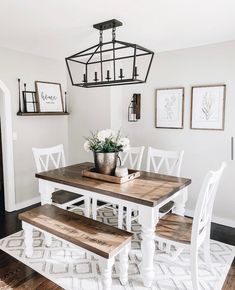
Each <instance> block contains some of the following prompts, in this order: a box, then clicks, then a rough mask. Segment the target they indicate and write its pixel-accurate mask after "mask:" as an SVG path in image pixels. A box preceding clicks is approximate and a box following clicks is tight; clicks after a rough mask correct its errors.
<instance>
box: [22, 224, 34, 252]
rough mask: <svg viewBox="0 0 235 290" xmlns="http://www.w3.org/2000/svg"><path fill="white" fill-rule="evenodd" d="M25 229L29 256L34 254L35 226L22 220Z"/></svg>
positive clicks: (26, 250)
mask: <svg viewBox="0 0 235 290" xmlns="http://www.w3.org/2000/svg"><path fill="white" fill-rule="evenodd" d="M22 228H23V230H24V242H25V255H26V257H27V258H30V257H32V255H33V227H32V226H31V225H29V224H27V223H25V222H22Z"/></svg>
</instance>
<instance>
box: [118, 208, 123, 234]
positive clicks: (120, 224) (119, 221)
mask: <svg viewBox="0 0 235 290" xmlns="http://www.w3.org/2000/svg"><path fill="white" fill-rule="evenodd" d="M122 227H123V206H122V205H119V206H118V228H119V229H122Z"/></svg>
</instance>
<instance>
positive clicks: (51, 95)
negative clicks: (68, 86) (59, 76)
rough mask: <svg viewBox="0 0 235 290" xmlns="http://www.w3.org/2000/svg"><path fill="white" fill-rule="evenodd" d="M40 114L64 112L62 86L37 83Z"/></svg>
mask: <svg viewBox="0 0 235 290" xmlns="http://www.w3.org/2000/svg"><path fill="white" fill-rule="evenodd" d="M35 85H36V97H37V103H38V111H39V112H63V111H64V106H63V97H62V91H61V84H58V83H49V82H39V81H37V82H35Z"/></svg>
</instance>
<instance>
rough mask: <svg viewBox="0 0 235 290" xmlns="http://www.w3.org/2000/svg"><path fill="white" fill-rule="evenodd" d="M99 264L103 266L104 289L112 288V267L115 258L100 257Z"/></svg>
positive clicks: (109, 289)
mask: <svg viewBox="0 0 235 290" xmlns="http://www.w3.org/2000/svg"><path fill="white" fill-rule="evenodd" d="M99 262H100V263H99V264H100V268H101V274H102V286H103V289H104V290H111V289H112V288H111V286H112V268H113V264H114V258H110V259H108V260H107V259H104V258H100V259H99Z"/></svg>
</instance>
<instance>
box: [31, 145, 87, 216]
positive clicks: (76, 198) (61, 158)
mask: <svg viewBox="0 0 235 290" xmlns="http://www.w3.org/2000/svg"><path fill="white" fill-rule="evenodd" d="M32 151H33V155H34V160H35V163H36V168H37V172H42V171H47V170H50V169H57V168H60V167H65V166H66V162H65V155H64V146H63V144H60V145H57V146H53V147H48V148H32ZM78 202H84V207H82V206H79V207H78V208H79V209H81V210H82V211H83V212H84V214H85V215H86V216H87V211H88V209H87V207H89V204H88V201H87V200H86V199H85V198H84V196H82V195H78V194H76V193H73V192H69V191H65V190H57V191H55V192H53V194H52V203H53V204H54V205H56V206H58V207H60V208H63V209H67V208H70V209H71V208H74V207H75V206H74V204H76V203H78Z"/></svg>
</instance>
